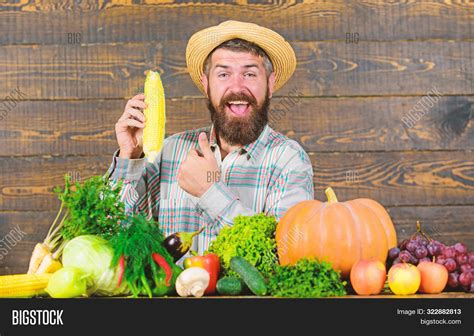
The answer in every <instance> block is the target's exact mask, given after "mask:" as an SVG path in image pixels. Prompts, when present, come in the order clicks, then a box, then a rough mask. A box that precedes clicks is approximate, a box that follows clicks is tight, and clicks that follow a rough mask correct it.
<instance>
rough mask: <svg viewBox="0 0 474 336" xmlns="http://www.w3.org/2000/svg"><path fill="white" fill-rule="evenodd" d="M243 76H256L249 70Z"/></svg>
mask: <svg viewBox="0 0 474 336" xmlns="http://www.w3.org/2000/svg"><path fill="white" fill-rule="evenodd" d="M244 76H247V77H257V76H256V75H255V74H254V73H251V72H248V73H246V74H245V75H244Z"/></svg>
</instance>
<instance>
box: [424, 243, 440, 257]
mask: <svg viewBox="0 0 474 336" xmlns="http://www.w3.org/2000/svg"><path fill="white" fill-rule="evenodd" d="M426 248H427V249H428V253H429V254H430V255H431V256H439V255H440V254H441V246H439V245H438V244H436V243H429V244H428V245H427V246H426Z"/></svg>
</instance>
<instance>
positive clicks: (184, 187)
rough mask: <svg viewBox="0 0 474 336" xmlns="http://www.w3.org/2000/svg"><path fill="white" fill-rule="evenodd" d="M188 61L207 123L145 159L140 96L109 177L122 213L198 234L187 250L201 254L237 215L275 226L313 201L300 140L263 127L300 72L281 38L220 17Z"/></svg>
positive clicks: (131, 105) (130, 106)
mask: <svg viewBox="0 0 474 336" xmlns="http://www.w3.org/2000/svg"><path fill="white" fill-rule="evenodd" d="M186 62H187V66H188V70H189V73H190V75H191V78H192V79H193V81H194V83H195V84H196V86H197V87H198V88H199V89H200V91H201V92H202V93H203V94H204V95H205V96H206V98H207V106H208V109H209V111H210V117H211V122H212V124H211V125H210V126H209V127H204V128H200V129H196V130H190V131H185V132H182V133H179V134H174V135H172V136H170V137H168V138H166V139H165V141H164V145H163V148H162V150H161V152H160V154H159V155H158V157H157V158H156V160H155V161H154V162H153V163H148V162H147V161H146V159H145V158H144V155H143V149H142V148H141V147H140V145H139V143H140V141H139V139H140V137H141V135H142V133H143V128H144V127H145V123H146V120H145V118H144V115H143V112H142V110H143V109H144V108H146V104H145V102H144V98H145V96H144V95H143V94H138V95H136V96H135V97H133V98H131V99H130V100H129V101H128V102H127V104H126V106H125V110H124V112H123V115H122V116H121V117H120V119H119V121H118V122H117V124H116V125H115V132H116V136H117V142H118V144H119V147H120V149H119V150H117V151H116V152H115V154H114V158H113V162H112V164H111V166H110V168H109V171H108V174H109V176H110V178H111V179H112V180H114V181H116V182H118V181H120V180H121V181H123V188H122V191H121V192H122V200H123V202H124V203H125V206H126V210H127V211H133V212H144V213H146V214H147V215H148V217H149V218H151V217H153V218H154V219H155V220H157V221H158V222H159V225H160V227H161V229H162V230H163V233H164V234H165V235H166V236H167V235H169V234H172V233H175V232H191V231H196V230H199V229H201V228H203V232H202V233H201V234H200V235H198V236H197V237H195V238H194V242H193V246H192V250H194V251H197V252H198V253H199V254H202V253H203V252H204V251H206V250H207V248H208V247H209V243H210V242H211V241H212V240H213V239H214V238H215V237H216V236H217V235H218V234H219V231H220V230H221V229H222V227H224V226H225V225H228V226H231V225H232V224H233V220H234V217H236V216H238V215H247V216H251V215H255V214H258V213H264V214H266V215H268V216H275V217H276V219H277V220H278V219H280V218H281V217H282V216H283V215H284V213H285V212H286V211H287V210H288V208H290V207H291V206H293V205H295V204H296V203H299V202H301V201H303V200H310V199H313V198H314V194H313V170H312V166H311V162H310V160H309V157H308V155H307V153H306V152H305V151H304V150H303V148H302V147H301V146H300V145H299V144H298V143H297V142H296V141H294V140H291V139H289V138H287V137H286V136H284V135H282V134H280V133H278V132H276V131H274V130H273V129H271V128H270V127H269V126H268V114H269V105H270V99H271V98H272V95H273V94H274V92H275V91H276V90H278V89H279V88H281V87H282V86H283V84H284V83H285V82H286V81H287V80H288V79H289V78H290V77H291V75H292V74H293V72H294V70H295V67H296V57H295V53H294V51H293V49H292V47H291V46H290V44H289V43H288V42H287V41H285V39H284V38H283V37H282V36H281V35H279V34H278V33H276V32H274V31H272V30H270V29H268V28H265V27H261V26H259V25H256V24H252V23H245V22H239V21H226V22H223V23H221V24H219V25H218V26H213V27H210V28H206V29H204V30H202V31H199V32H197V33H195V34H194V35H193V36H192V37H191V38H190V40H189V42H188V45H187V48H186ZM172 113H179V112H172ZM288 113H292V111H288Z"/></svg>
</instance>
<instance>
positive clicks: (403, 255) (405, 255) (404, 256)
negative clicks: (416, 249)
mask: <svg viewBox="0 0 474 336" xmlns="http://www.w3.org/2000/svg"><path fill="white" fill-rule="evenodd" d="M398 258H400V261H401V262H406V263H407V262H410V260H411V259H412V258H413V256H412V255H411V254H410V252H408V251H401V252H400V254H399V256H398Z"/></svg>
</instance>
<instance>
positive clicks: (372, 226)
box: [276, 188, 397, 278]
mask: <svg viewBox="0 0 474 336" xmlns="http://www.w3.org/2000/svg"><path fill="white" fill-rule="evenodd" d="M326 196H327V198H328V201H327V202H320V201H317V200H311V201H303V202H300V203H298V204H296V205H294V206H293V207H291V208H290V209H288V211H287V212H286V213H285V215H284V216H283V217H282V218H281V220H280V221H279V223H278V226H277V230H276V241H277V249H278V257H279V260H280V264H281V265H287V264H292V265H293V264H295V263H296V262H297V261H298V260H300V259H301V258H304V257H306V258H317V259H319V260H324V261H328V262H330V263H331V264H332V267H333V268H334V269H336V270H339V271H341V275H342V276H343V277H344V278H348V277H349V274H350V271H351V268H352V265H353V264H354V263H355V262H356V261H358V260H359V259H372V258H374V259H376V260H380V261H381V262H382V263H384V264H385V261H386V259H387V253H388V250H389V249H390V248H392V247H394V246H396V245H397V236H396V232H395V228H394V227H393V223H392V220H391V219H390V216H389V215H388V213H387V211H386V210H385V209H384V207H383V206H382V205H380V204H379V203H377V202H376V201H374V200H371V199H366V198H359V199H355V200H351V201H347V202H338V200H337V197H336V194H335V193H334V191H333V190H332V188H327V189H326Z"/></svg>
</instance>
